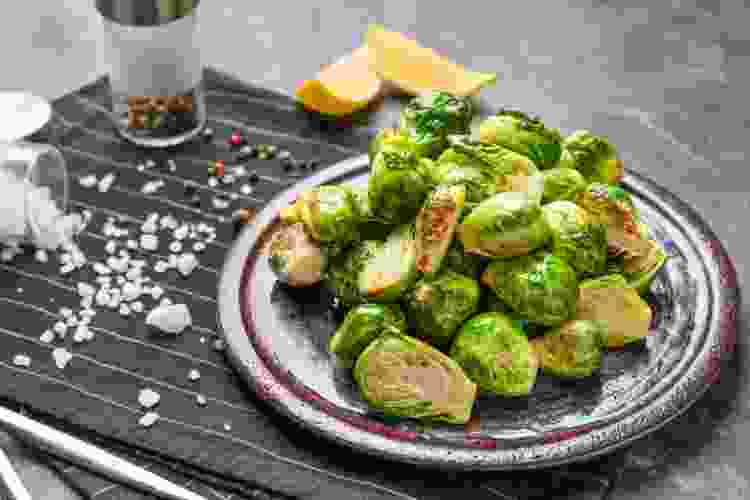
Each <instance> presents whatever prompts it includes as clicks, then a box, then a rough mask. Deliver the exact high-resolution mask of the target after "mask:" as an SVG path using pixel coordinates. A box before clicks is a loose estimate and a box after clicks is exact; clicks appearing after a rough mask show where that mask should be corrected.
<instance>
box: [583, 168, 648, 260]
mask: <svg viewBox="0 0 750 500" xmlns="http://www.w3.org/2000/svg"><path fill="white" fill-rule="evenodd" d="M576 204H577V205H579V206H580V207H582V208H584V209H585V210H586V212H588V213H589V215H590V216H591V217H592V219H593V221H594V222H598V223H601V224H604V225H606V226H607V245H608V247H609V252H610V253H611V254H613V255H622V254H625V255H628V256H637V255H643V254H645V253H647V252H648V251H650V249H651V246H650V245H649V243H648V240H647V239H646V238H645V237H644V235H643V227H644V226H643V225H642V224H641V222H640V220H639V216H638V211H637V210H636V208H635V205H633V201H632V200H631V198H630V195H629V194H628V193H627V191H625V190H624V189H623V188H621V187H620V186H612V185H609V184H602V183H597V182H595V183H591V184H589V185H588V186H587V187H586V189H585V190H584V191H582V192H581V193H580V194H579V195H578V198H577V199H576Z"/></svg>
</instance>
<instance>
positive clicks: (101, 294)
mask: <svg viewBox="0 0 750 500" xmlns="http://www.w3.org/2000/svg"><path fill="white" fill-rule="evenodd" d="M107 304H109V293H107V291H106V290H104V289H100V290H99V291H98V292H97V293H96V305H98V306H101V307H104V306H106V305H107Z"/></svg>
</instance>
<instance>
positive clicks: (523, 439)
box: [219, 156, 739, 470]
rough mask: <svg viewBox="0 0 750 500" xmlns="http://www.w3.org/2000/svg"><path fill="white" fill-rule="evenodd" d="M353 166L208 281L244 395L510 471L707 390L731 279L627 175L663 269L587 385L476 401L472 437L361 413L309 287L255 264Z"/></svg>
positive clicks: (323, 179)
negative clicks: (634, 330) (630, 335)
mask: <svg viewBox="0 0 750 500" xmlns="http://www.w3.org/2000/svg"><path fill="white" fill-rule="evenodd" d="M367 171H368V163H367V158H366V156H362V157H357V158H353V159H351V160H348V161H345V162H342V163H340V164H338V165H335V166H333V167H331V168H328V169H326V170H325V171H323V172H321V173H320V174H318V175H316V176H313V177H311V178H308V179H306V180H305V181H304V182H302V183H300V184H297V185H296V186H295V187H293V188H292V189H290V190H287V191H285V192H284V193H282V194H280V195H279V196H278V197H276V198H275V199H274V200H273V201H272V202H271V203H269V204H268V205H267V206H266V208H265V209H264V210H263V211H262V212H261V213H260V214H258V216H257V218H256V219H255V221H254V223H253V224H252V225H250V226H249V227H247V228H245V230H244V231H243V232H242V234H241V235H240V237H239V238H238V240H237V241H236V243H235V245H234V247H233V248H232V250H231V252H230V253H229V255H228V257H227V260H226V262H225V265H224V269H223V273H222V278H221V282H220V301H219V309H220V311H219V312H220V320H221V324H222V327H223V329H224V333H225V335H226V340H227V344H228V352H229V355H230V358H231V359H232V361H233V362H234V364H235V366H236V367H237V369H238V371H239V372H240V373H241V374H242V375H243V376H244V377H245V379H246V380H247V381H248V383H249V384H250V385H251V387H252V388H253V389H254V390H255V392H256V393H257V394H258V395H259V396H260V397H261V398H263V399H266V400H267V401H268V402H269V403H270V404H271V405H272V406H273V407H274V408H275V409H277V410H278V411H279V412H280V413H281V414H283V415H285V416H287V417H289V418H291V419H293V420H295V421H297V422H299V423H300V424H301V425H303V426H305V427H307V428H309V429H310V431H312V432H316V433H319V434H320V435H322V436H325V437H326V438H329V439H332V440H335V441H337V442H340V443H343V444H345V445H348V446H351V447H353V448H355V449H359V450H361V451H364V452H367V453H373V454H377V455H380V456H384V457H387V458H390V459H394V460H400V461H405V462H410V463H416V464H422V465H429V466H440V467H449V468H461V469H495V470H502V469H506V470H507V469H522V468H526V469H528V468H536V467H546V466H551V465H558V464H562V463H567V462H572V461H577V460H583V459H588V458H591V457H593V456H596V455H599V454H602V453H606V452H608V451H611V450H613V449H615V448H617V447H619V446H622V445H624V444H626V443H628V442H629V441H632V440H633V439H637V438H638V437H641V436H643V435H645V434H646V433H648V432H652V431H654V430H656V429H657V428H659V427H661V426H663V425H665V424H666V423H667V422H669V421H670V420H671V419H672V418H674V417H676V416H677V415H679V414H680V413H681V412H683V411H684V410H685V409H687V408H688V407H689V406H690V405H691V404H692V403H693V402H695V401H696V400H697V399H698V398H699V397H700V396H701V395H702V394H703V392H704V391H705V390H706V389H707V387H708V386H709V385H711V384H712V383H713V382H714V381H716V380H717V377H718V376H719V372H720V368H721V365H722V363H723V361H725V360H726V359H727V358H728V357H729V356H731V354H732V353H733V351H734V345H735V335H736V308H737V304H738V299H739V296H738V295H739V290H738V286H737V281H736V274H735V271H734V268H733V266H732V264H731V262H730V261H729V259H728V257H727V254H726V253H725V251H724V249H723V248H722V246H721V244H720V242H719V241H718V240H717V239H716V237H715V236H714V234H713V233H712V232H711V230H710V228H709V227H708V226H707V224H706V223H705V222H704V221H703V220H702V219H701V218H700V217H699V216H698V215H697V214H696V213H695V212H694V211H693V209H692V208H691V207H690V206H688V205H687V204H685V203H684V202H682V201H680V200H679V199H677V198H676V197H675V196H674V195H672V194H670V193H669V192H668V191H667V190H665V189H664V188H662V187H660V186H658V185H656V184H654V183H653V182H651V181H649V180H647V179H645V178H643V177H641V176H640V175H638V174H635V173H633V172H628V174H627V175H626V178H625V181H624V185H625V187H626V189H627V190H628V191H629V192H630V193H631V194H632V195H633V198H634V201H635V202H636V205H637V207H638V208H639V210H640V212H641V214H642V216H643V218H644V220H645V222H646V223H647V224H648V226H649V228H650V229H651V231H652V234H653V235H654V236H655V237H656V238H657V239H658V240H660V241H661V242H662V243H663V245H664V246H665V248H666V249H667V251H668V253H669V254H670V256H671V257H670V259H669V260H668V262H667V264H666V266H665V268H664V269H663V270H662V271H661V272H660V273H659V275H658V276H657V278H656V280H655V282H654V284H653V286H652V297H651V298H650V299H649V301H650V303H651V304H652V306H653V308H654V313H655V314H654V321H653V324H652V330H651V334H650V335H649V336H648V337H647V339H646V341H645V343H642V344H640V345H638V346H635V347H632V348H627V349H624V350H620V351H612V352H609V353H607V355H606V357H605V360H604V363H603V366H602V373H601V376H600V377H595V378H593V379H591V380H587V381H583V382H577V383H562V382H560V381H557V380H552V379H547V378H545V377H540V380H539V382H538V384H537V386H536V387H535V389H534V391H533V393H532V395H531V396H530V397H527V398H518V399H501V398H490V397H485V398H481V399H480V400H478V401H477V403H476V405H475V407H474V412H473V413H474V415H475V416H476V421H474V422H473V424H472V425H471V426H468V427H464V426H455V425H435V426H430V427H425V426H424V425H421V424H419V423H418V422H415V421H409V420H383V419H382V418H380V417H379V416H377V415H374V414H371V413H368V409H367V406H366V405H365V404H364V402H363V401H362V400H361V399H360V397H359V396H358V394H357V390H356V387H355V385H354V384H353V381H352V378H351V375H350V373H349V372H348V371H346V370H341V369H340V368H337V367H336V366H335V363H334V361H333V359H332V358H331V356H330V355H329V353H328V352H327V349H326V344H327V341H328V338H329V337H330V335H331V334H332V333H333V332H334V330H335V327H336V322H337V320H338V319H340V318H337V314H336V313H335V312H334V310H333V309H332V308H331V298H332V297H330V295H329V294H328V293H327V292H325V291H324V290H323V289H321V288H317V287H315V288H310V289H290V288H288V287H285V286H282V285H280V284H278V283H277V282H276V280H275V279H274V276H273V273H272V272H271V270H270V268H269V267H268V263H267V259H266V258H265V257H264V256H263V255H262V248H263V245H264V244H265V243H266V242H267V241H268V239H269V237H270V235H272V234H273V231H274V229H275V228H276V227H278V222H279V221H278V217H277V214H278V212H279V209H280V208H282V207H284V206H286V205H288V204H289V203H290V202H291V201H293V200H294V199H295V198H296V197H297V195H298V194H299V193H300V192H301V191H302V190H304V189H307V188H310V187H313V186H316V185H320V184H336V183H341V182H353V183H364V182H366V180H367Z"/></svg>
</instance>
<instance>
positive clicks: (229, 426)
mask: <svg viewBox="0 0 750 500" xmlns="http://www.w3.org/2000/svg"><path fill="white" fill-rule="evenodd" d="M224 430H225V431H231V430H232V425H231V424H230V423H229V422H225V423H224Z"/></svg>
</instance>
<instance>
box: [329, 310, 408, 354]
mask: <svg viewBox="0 0 750 500" xmlns="http://www.w3.org/2000/svg"><path fill="white" fill-rule="evenodd" d="M404 332H406V317H405V316H404V313H403V312H402V311H401V308H400V307H399V306H397V305H395V304H362V305H360V306H357V307H355V308H353V309H351V310H350V311H349V312H348V313H347V314H346V318H344V321H343V323H341V325H340V326H339V327H338V329H337V330H336V333H335V334H334V335H333V336H332V337H331V340H330V341H329V342H328V349H329V350H330V351H331V352H332V353H333V354H335V355H336V357H337V358H338V360H339V362H340V363H341V365H342V366H345V367H349V368H350V367H352V366H354V363H355V362H356V361H357V358H358V357H359V355H360V354H361V353H362V351H364V350H365V347H367V346H368V345H369V344H370V342H372V341H373V340H375V339H376V338H377V337H379V336H380V335H383V334H385V333H404Z"/></svg>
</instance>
